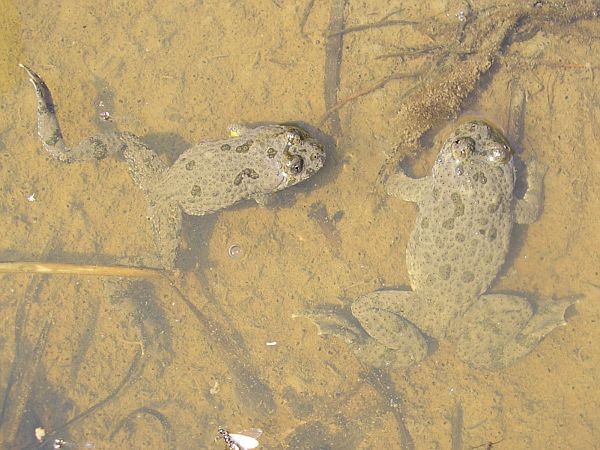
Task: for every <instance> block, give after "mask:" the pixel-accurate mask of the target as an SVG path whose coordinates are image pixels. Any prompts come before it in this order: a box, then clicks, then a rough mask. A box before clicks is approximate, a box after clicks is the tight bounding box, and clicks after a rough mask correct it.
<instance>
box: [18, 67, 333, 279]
mask: <svg viewBox="0 0 600 450" xmlns="http://www.w3.org/2000/svg"><path fill="white" fill-rule="evenodd" d="M23 68H24V69H25V70H26V71H27V73H28V74H29V78H30V80H31V82H32V83H33V85H34V87H35V91H36V95H37V99H38V134H39V136H40V139H41V141H42V144H43V146H44V148H45V149H46V151H47V152H48V153H49V154H50V155H51V156H52V157H53V158H55V159H58V160H60V161H63V162H67V163H70V162H74V161H83V160H94V159H96V160H99V159H102V158H104V157H106V156H107V155H109V154H112V153H122V154H123V155H124V157H125V160H126V161H127V163H128V164H129V169H130V173H131V176H132V178H133V180H134V182H135V183H136V184H137V185H138V186H139V187H140V189H142V191H143V192H144V193H145V194H146V196H147V198H148V202H149V208H148V211H149V217H150V219H151V221H152V226H153V231H154V237H155V240H156V243H157V246H158V248H159V251H160V259H161V263H162V266H163V267H165V268H171V267H173V264H174V261H175V254H176V249H177V245H178V242H179V232H180V229H181V217H182V214H181V212H182V211H184V212H185V213H187V214H191V215H204V214H209V213H212V212H215V211H218V210H220V209H223V208H225V207H227V206H230V205H233V204H234V203H237V202H238V201H240V200H244V199H255V200H257V201H262V200H263V199H264V198H265V197H266V196H268V195H269V194H272V193H274V192H276V191H280V190H282V189H285V188H286V187H288V186H292V185H294V184H296V183H299V182H301V181H303V180H306V179H307V178H309V177H310V176H312V175H313V174H314V173H316V172H317V171H318V170H319V169H320V168H321V167H322V166H323V162H324V160H325V153H324V150H323V146H322V145H321V144H320V143H319V142H317V140H315V139H313V138H312V137H311V136H309V134H308V133H307V132H305V131H304V130H301V129H300V128H298V127H293V126H287V125H263V126H259V127H256V128H248V127H244V126H239V125H238V126H234V127H232V128H231V134H232V137H231V138H230V139H224V140H217V141H205V142H201V143H199V144H197V145H195V146H193V147H191V148H189V149H188V150H186V151H185V152H184V153H182V154H181V156H179V158H178V159H177V160H176V161H175V163H174V164H173V165H172V166H170V167H166V165H165V164H164V163H163V162H162V160H161V159H160V158H159V157H158V156H157V154H156V153H155V152H154V151H153V150H151V149H150V148H148V147H147V146H146V145H145V144H143V143H142V142H141V140H140V139H139V138H138V137H136V136H134V135H133V134H131V133H120V132H114V133H105V134H101V135H98V136H94V137H91V138H87V139H85V140H84V141H82V142H81V143H80V144H78V145H77V146H75V147H73V148H69V147H67V146H66V144H65V142H64V140H63V136H62V133H61V130H60V127H59V124H58V119H57V118H56V113H55V111H54V106H53V102H52V97H51V94H50V91H49V89H48V87H47V86H46V84H45V83H44V81H43V80H42V79H41V78H40V77H39V76H38V75H37V74H36V73H34V72H33V71H32V70H31V69H29V68H28V67H25V66H23Z"/></svg>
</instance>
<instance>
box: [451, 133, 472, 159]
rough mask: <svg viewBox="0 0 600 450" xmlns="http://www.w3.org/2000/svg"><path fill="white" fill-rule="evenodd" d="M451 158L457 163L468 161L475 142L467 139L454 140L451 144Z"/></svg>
mask: <svg viewBox="0 0 600 450" xmlns="http://www.w3.org/2000/svg"><path fill="white" fill-rule="evenodd" d="M451 150H452V156H453V157H454V158H455V159H458V160H459V161H464V160H466V159H468V158H469V157H470V156H471V154H472V153H473V151H474V150H475V141H474V140H473V139H471V138H469V137H464V138H460V139H456V140H455V141H454V142H453V143H452V144H451Z"/></svg>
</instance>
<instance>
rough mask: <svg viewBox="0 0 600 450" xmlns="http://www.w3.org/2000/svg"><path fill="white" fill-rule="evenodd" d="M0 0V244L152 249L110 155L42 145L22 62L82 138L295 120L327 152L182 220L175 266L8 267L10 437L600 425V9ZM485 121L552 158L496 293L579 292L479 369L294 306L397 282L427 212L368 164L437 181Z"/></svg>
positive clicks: (383, 438) (275, 442)
mask: <svg viewBox="0 0 600 450" xmlns="http://www.w3.org/2000/svg"><path fill="white" fill-rule="evenodd" d="M1 3H2V5H1V6H2V11H3V13H2V18H1V20H2V25H3V26H2V28H1V30H0V32H1V33H2V36H1V39H0V58H1V59H2V66H1V67H0V83H1V84H0V96H1V102H0V118H1V119H0V183H1V186H2V189H3V193H4V194H3V200H2V203H1V205H2V208H1V209H0V221H1V222H0V223H1V227H2V229H3V230H4V232H3V233H2V235H1V236H0V255H1V256H2V261H44V262H49V261H50V262H57V263H62V264H70V265H73V266H74V267H76V266H77V265H82V264H86V265H89V264H102V265H118V264H127V265H130V266H140V265H143V261H144V255H148V254H151V253H152V252H155V248H154V244H153V240H152V235H151V229H150V225H149V223H148V221H147V219H146V216H145V199H144V198H143V196H142V194H141V192H139V191H138V190H137V189H136V188H135V186H134V185H133V182H132V181H131V179H130V178H129V175H128V173H127V168H126V164H125V163H124V162H123V161H120V160H119V159H118V158H110V159H106V160H104V161H100V162H98V163H96V164H87V165H85V164H80V165H62V164H59V163H58V162H56V161H54V160H51V159H49V158H48V157H47V155H45V154H44V153H43V151H42V149H41V146H40V144H39V142H38V141H37V138H36V134H35V106H34V105H35V100H34V96H33V92H32V88H31V86H30V85H29V83H27V81H26V78H25V74H24V73H19V72H18V67H17V64H18V63H19V62H22V63H25V64H28V65H30V66H31V67H33V68H34V69H35V70H36V71H37V72H39V73H40V75H42V76H43V77H44V78H45V80H46V81H47V83H48V85H49V86H50V87H51V88H52V89H53V93H54V97H55V100H56V103H57V108H58V112H59V116H60V119H61V122H62V126H63V132H64V134H65V136H66V139H67V141H69V142H71V143H74V142H77V141H78V140H79V139H81V138H83V137H87V136H90V135H92V134H94V133H96V132H97V131H98V130H99V129H103V128H111V127H118V128H119V129H121V130H127V131H131V132H133V133H136V134H138V135H140V136H143V137H144V139H146V140H147V142H149V143H152V145H153V146H154V147H156V148H160V149H161V154H162V155H163V156H164V158H165V159H166V160H172V159H174V158H175V157H176V156H177V154H178V153H179V152H181V151H182V150H183V149H185V148H186V146H188V145H190V143H193V142H197V141H199V140H202V139H206V138H220V137H223V136H225V135H226V127H227V126H228V125H229V124H230V123H236V122H242V123H246V122H250V123H251V122H269V121H277V122H287V121H300V122H302V123H305V124H308V125H311V126H314V127H318V128H319V129H320V130H321V132H322V133H323V139H324V140H326V141H327V142H328V144H329V149H328V151H329V159H328V161H327V167H326V168H325V169H324V170H323V171H322V172H321V173H319V174H318V175H317V176H316V177H315V178H313V179H311V180H309V181H308V182H307V183H305V184H304V185H301V186H298V187H297V188H293V189H291V190H290V191H288V192H285V193H282V194H281V195H280V196H279V203H278V204H277V205H275V206H274V207H269V208H262V207H258V206H256V205H255V204H253V203H245V204H242V205H240V206H238V207H235V208H232V209H229V210H226V211H224V212H222V213H220V214H218V215H217V216H213V217H203V218H198V217H187V218H186V219H185V221H184V232H183V238H182V242H181V245H180V248H179V259H178V267H179V269H180V270H179V271H178V272H176V273H163V274H161V275H159V276H158V277H156V276H154V275H155V274H154V273H149V274H148V275H147V276H141V277H137V278H125V277H119V276H83V275H79V274H50V275H42V274H30V273H24V272H23V271H18V272H17V273H9V274H4V275H1V278H0V283H1V292H2V295H1V296H0V310H1V314H0V317H1V320H2V327H1V328H0V330H1V331H0V386H1V387H2V392H3V394H2V409H1V411H0V413H1V416H0V417H1V424H0V436H1V440H0V441H1V442H2V445H3V446H4V447H6V448H38V447H41V448H51V445H52V442H51V441H52V440H53V439H56V438H62V439H65V440H67V441H68V442H70V443H73V445H79V446H80V447H83V448H85V446H86V445H88V447H89V446H91V445H94V446H95V448H98V449H103V448H222V446H223V442H215V440H214V439H215V436H216V435H217V427H218V426H219V425H221V426H223V427H225V428H226V429H228V430H230V431H232V432H234V431H238V430H242V429H246V428H261V429H262V430H263V435H262V436H261V438H260V442H261V446H263V447H264V448H307V449H312V448H331V449H346V448H406V449H410V448H418V449H420V448H442V449H444V448H452V449H460V448H473V447H476V446H485V445H486V444H488V443H490V442H491V443H495V444H494V445H493V447H492V448H517V449H520V448H522V449H529V448H565V449H566V448H594V445H596V444H595V443H596V442H599V441H600V429H599V428H598V426H597V424H598V423H600V417H599V414H600V413H599V412H598V411H600V408H599V407H598V403H600V393H599V391H598V389H596V385H597V380H598V379H599V377H600V349H599V348H598V346H595V345H594V343H595V342H596V341H597V340H598V338H599V337H600V332H599V331H598V327H597V326H596V324H597V322H598V320H599V319H600V303H599V296H600V288H599V286H600V279H599V275H598V267H600V261H599V257H598V255H599V254H600V249H599V248H598V247H599V242H600V239H598V237H599V236H598V231H597V223H598V220H599V215H598V212H597V211H598V210H599V209H600V200H599V198H600V195H599V194H600V184H599V183H600V182H599V181H598V180H599V179H600V173H599V172H600V166H599V163H598V161H599V160H600V142H599V141H600V132H599V131H598V129H599V123H600V121H599V119H600V116H599V114H598V112H597V111H598V106H599V105H598V95H599V94H600V92H599V88H598V83H597V82H596V72H597V70H598V66H597V65H596V64H597V57H596V55H597V54H598V52H599V51H600V45H599V44H598V39H597V38H598V36H599V35H600V24H599V22H598V20H597V19H594V14H593V13H592V12H591V11H592V10H593V8H591V7H590V5H592V6H593V2H574V3H573V8H571V10H570V12H569V14H571V15H569V14H567V13H564V12H560V11H559V12H557V11H550V12H549V13H548V14H547V15H544V14H545V10H544V7H545V6H546V5H545V4H544V5H542V6H541V7H538V9H535V10H531V11H529V10H525V9H519V8H522V2H514V3H511V2H502V3H500V2H496V3H492V2H478V6H477V10H470V9H469V8H468V5H467V3H466V2H458V1H457V2H444V1H436V2H430V3H429V5H428V6H423V5H422V3H423V2H402V3H398V2H387V1H377V2H368V4H367V2H353V1H352V0H347V1H345V2H344V1H341V0H331V1H326V2H313V1H309V0H306V1H298V2H283V1H249V2H237V1H227V2H217V1H204V2H198V1H196V2H194V1H188V2H170V1H147V2H145V1H138V2H129V3H123V2H112V3H106V2H92V1H79V2H72V1H66V0H63V1H62V2H46V1H36V2H34V1H21V2H11V1H8V0H4V1H2V2H1ZM542 3H544V2H542ZM577 11H579V14H576V13H577ZM365 24H371V25H372V26H369V27H363V26H362V25H365ZM492 25H493V26H492ZM492 30H493V32H492ZM448 80H452V83H450V82H449V81H448ZM516 90H520V91H518V92H523V93H524V99H525V101H524V109H523V110H522V113H520V114H518V111H519V109H518V108H517V106H518V105H517V103H518V98H519V97H517V96H516V95H514V92H516ZM515 99H517V100H515ZM105 112H108V113H109V115H110V117H111V120H110V121H105V120H102V119H100V117H99V114H100V113H105ZM515 115H517V116H519V117H517V119H519V120H516V122H517V123H518V126H510V124H511V123H513V122H514V121H515ZM473 116H478V117H484V118H486V119H488V120H490V121H492V122H494V123H495V124H496V125H498V126H499V127H501V128H503V129H505V130H508V131H509V133H510V134H511V135H510V136H509V138H510V140H511V142H513V144H514V145H515V146H516V147H517V148H518V149H519V151H520V152H521V157H522V159H523V160H525V161H527V160H528V159H536V160H538V161H542V162H543V163H544V164H545V165H546V166H547V167H548V171H547V175H546V178H545V200H544V211H543V214H542V216H541V218H540V220H538V221H537V222H536V223H534V224H532V225H530V226H528V227H520V228H518V229H517V230H516V231H515V239H514V244H515V245H514V248H513V249H512V251H511V254H510V257H509V261H508V262H507V265H506V268H505V270H504V271H503V272H502V273H501V274H500V276H499V279H498V280H497V281H496V283H495V285H494V286H493V290H497V291H499V290H505V291H520V292H527V293H532V294H533V295H534V297H535V298H536V299H538V301H539V302H546V301H551V300H552V298H560V297H565V296H570V295H581V300H580V301H579V303H578V304H577V305H576V307H575V308H573V309H572V310H569V314H568V317H567V319H568V323H567V325H565V326H563V327H561V328H559V329H557V330H555V331H553V332H552V333H551V334H550V335H549V336H548V337H547V338H546V339H544V340H543V341H542V343H541V344H540V345H539V346H538V347H537V348H536V349H535V350H534V351H533V352H532V353H530V354H529V355H527V356H526V357H524V358H523V359H521V360H520V361H518V362H517V363H516V364H515V365H513V366H512V367H509V368H507V369H504V370H501V371H497V372H489V371H483V370H473V369H471V368H470V367H468V366H466V365H465V364H464V363H462V362H460V361H459V360H458V359H457V358H456V355H455V352H454V349H453V347H452V345H451V343H448V342H443V341H442V342H440V343H439V346H438V347H437V348H436V349H435V352H434V353H432V355H431V356H430V357H429V358H427V359H426V360H425V361H423V362H422V363H420V364H419V365H417V366H416V367H413V368H411V369H410V370H408V371H406V372H404V373H398V372H393V371H382V372H376V371H374V370H372V369H371V368H369V367H365V366H364V365H362V364H361V363H360V361H359V360H358V359H357V358H356V357H355V355H354V354H353V353H352V351H351V350H350V348H349V346H348V345H347V344H346V342H345V341H344V340H343V339H340V338H336V337H332V336H319V335H318V334H317V329H316V327H315V326H314V325H313V324H312V323H311V322H310V321H309V320H307V319H303V318H293V315H294V314H298V313H302V311H304V310H306V309H308V308H313V307H316V306H319V305H335V306H343V305H345V306H347V305H349V304H350V303H351V302H352V300H353V299H355V298H356V297H358V296H359V295H361V294H363V293H366V292H370V291H373V290H375V289H378V288H384V287H396V286H405V285H407V284H408V282H409V280H408V276H407V273H406V267H405V264H404V251H405V247H406V241H407V238H408V235H409V233H410V231H411V229H412V226H413V224H414V219H415V209H414V206H413V205H412V204H409V203H406V202H403V201H401V200H398V199H386V198H385V197H383V193H382V191H380V190H379V187H378V183H380V182H381V174H380V171H381V168H382V166H385V165H386V163H387V164H388V166H389V165H390V164H389V162H390V161H392V162H393V163H396V162H397V161H399V160H401V159H402V158H403V156H404V155H407V154H410V155H412V156H413V158H412V159H411V161H412V163H413V167H414V172H415V174H417V175H422V174H425V173H426V172H427V170H428V168H429V167H430V166H431V163H432V160H433V158H434V156H435V153H436V150H435V148H436V146H438V145H439V143H440V141H441V140H442V139H443V138H444V136H445V134H446V133H447V131H448V130H449V129H451V128H452V127H453V126H454V123H455V121H456V120H461V119H464V118H465V117H473ZM392 166H393V164H392ZM121 274H124V273H121ZM36 427H41V428H43V429H44V430H45V432H46V436H47V438H46V440H45V441H44V442H43V443H41V444H40V443H39V442H38V441H37V440H36V439H35V437H34V430H35V428H36Z"/></svg>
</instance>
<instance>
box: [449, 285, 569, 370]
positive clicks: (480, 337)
mask: <svg viewBox="0 0 600 450" xmlns="http://www.w3.org/2000/svg"><path fill="white" fill-rule="evenodd" d="M574 302H575V300H574V299H567V300H557V301H549V302H545V304H544V305H542V306H541V307H539V308H538V310H537V311H535V312H534V309H533V308H532V306H531V305H530V303H529V302H528V301H527V299H525V298H524V297H521V296H518V295H508V294H487V295H482V296H481V297H480V299H479V300H478V301H477V302H476V303H475V304H473V305H472V306H471V308H469V310H467V312H466V313H465V315H464V316H463V318H462V321H461V325H462V329H463V330H464V331H463V332H462V334H461V335H460V336H459V337H458V342H457V344H458V346H457V347H458V348H457V351H458V355H459V357H460V358H461V359H463V360H464V361H465V362H467V363H469V364H470V365H471V366H474V367H483V368H487V369H501V368H504V367H507V366H509V365H511V364H513V363H514V362H515V361H517V360H518V359H519V358H521V357H523V356H525V355H526V354H528V353H529V352H530V351H531V350H533V349H534V348H535V347H536V346H537V344H538V343H539V342H540V341H541V340H542V339H543V338H544V336H546V335H547V334H548V333H550V332H551V331H552V330H553V329H554V328H556V327H557V326H559V325H562V324H564V323H565V319H564V316H565V310H566V309H567V308H568V307H569V306H570V305H572V304H573V303H574Z"/></svg>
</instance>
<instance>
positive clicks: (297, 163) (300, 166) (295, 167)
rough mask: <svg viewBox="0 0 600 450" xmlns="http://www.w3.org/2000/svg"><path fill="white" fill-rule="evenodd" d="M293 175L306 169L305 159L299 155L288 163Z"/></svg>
mask: <svg viewBox="0 0 600 450" xmlns="http://www.w3.org/2000/svg"><path fill="white" fill-rule="evenodd" d="M287 167H288V169H289V172H290V174H291V175H298V174H300V173H302V171H303V170H304V160H303V159H302V157H300V156H298V155H294V156H292V157H291V158H290V160H289V161H288V163H287Z"/></svg>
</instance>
